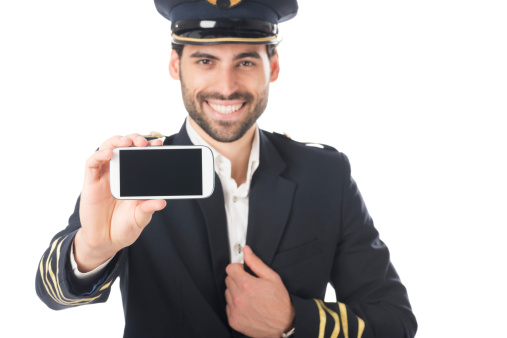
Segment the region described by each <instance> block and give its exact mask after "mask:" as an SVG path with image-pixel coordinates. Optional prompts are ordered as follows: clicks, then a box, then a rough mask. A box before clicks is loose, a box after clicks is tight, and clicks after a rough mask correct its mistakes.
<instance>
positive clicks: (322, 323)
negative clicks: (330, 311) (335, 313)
mask: <svg viewBox="0 0 507 338" xmlns="http://www.w3.org/2000/svg"><path fill="white" fill-rule="evenodd" d="M314 301H315V303H317V307H318V308H319V317H320V325H319V338H324V334H325V333H326V312H324V309H323V308H322V305H320V303H319V299H314Z"/></svg>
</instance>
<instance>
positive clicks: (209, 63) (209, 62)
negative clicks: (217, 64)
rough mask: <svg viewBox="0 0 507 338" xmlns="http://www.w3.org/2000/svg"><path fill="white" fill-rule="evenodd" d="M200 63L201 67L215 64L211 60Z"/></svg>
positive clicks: (200, 61)
mask: <svg viewBox="0 0 507 338" xmlns="http://www.w3.org/2000/svg"><path fill="white" fill-rule="evenodd" d="M199 63H200V64H201V65H211V64H213V62H212V61H211V60H210V59H202V60H199Z"/></svg>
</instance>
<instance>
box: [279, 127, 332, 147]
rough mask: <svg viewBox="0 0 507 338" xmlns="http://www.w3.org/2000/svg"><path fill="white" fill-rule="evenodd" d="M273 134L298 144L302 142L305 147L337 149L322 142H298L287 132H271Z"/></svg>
mask: <svg viewBox="0 0 507 338" xmlns="http://www.w3.org/2000/svg"><path fill="white" fill-rule="evenodd" d="M273 134H274V135H277V136H280V137H283V138H286V139H288V140H291V141H293V142H297V143H299V144H304V145H305V146H307V147H314V148H320V149H325V150H333V151H338V150H336V148H334V147H331V146H328V145H327V144H323V143H315V142H299V141H296V140H293V139H292V138H291V137H290V136H289V135H288V134H287V133H285V132H284V133H283V134H279V133H276V132H273Z"/></svg>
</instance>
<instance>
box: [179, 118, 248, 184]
mask: <svg viewBox="0 0 507 338" xmlns="http://www.w3.org/2000/svg"><path fill="white" fill-rule="evenodd" d="M188 118H189V122H190V125H191V126H192V128H194V130H195V131H196V132H197V133H198V134H199V136H201V137H202V138H203V140H204V141H206V142H207V143H208V144H209V145H210V146H212V147H213V148H215V149H216V150H217V151H218V152H219V153H220V154H222V155H223V156H225V157H227V158H228V159H229V160H230V161H231V176H232V178H233V179H234V180H235V181H236V184H237V185H238V186H239V185H241V184H242V183H244V182H246V175H247V172H248V160H249V159H250V151H251V150H252V142H253V139H254V136H255V128H256V126H255V125H253V126H252V127H251V128H250V129H249V130H248V131H247V132H246V133H245V135H243V136H242V137H241V138H240V139H239V140H236V141H234V142H220V141H217V140H215V139H214V138H212V137H211V136H209V135H208V134H207V133H206V132H205V131H204V130H203V129H202V128H201V127H200V126H199V125H198V124H197V123H196V122H195V121H194V120H193V119H192V118H191V117H190V116H189V117H188Z"/></svg>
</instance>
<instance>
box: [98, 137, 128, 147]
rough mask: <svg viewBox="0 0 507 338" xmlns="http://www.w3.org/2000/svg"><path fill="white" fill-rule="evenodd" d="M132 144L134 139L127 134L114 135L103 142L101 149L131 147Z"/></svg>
mask: <svg viewBox="0 0 507 338" xmlns="http://www.w3.org/2000/svg"><path fill="white" fill-rule="evenodd" d="M130 146H132V139H130V138H129V137H127V136H113V137H111V138H110V139H108V140H107V141H106V142H104V143H102V145H101V146H100V147H99V150H106V149H111V150H112V149H114V148H118V147H130Z"/></svg>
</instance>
